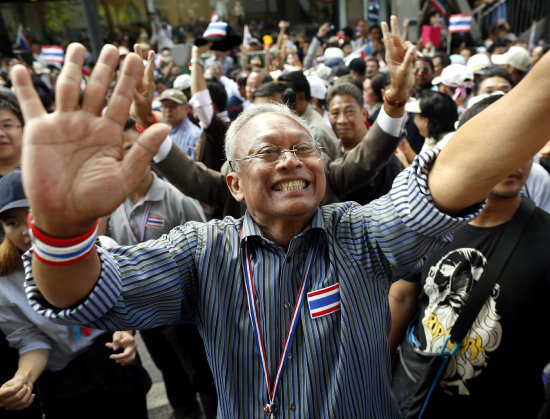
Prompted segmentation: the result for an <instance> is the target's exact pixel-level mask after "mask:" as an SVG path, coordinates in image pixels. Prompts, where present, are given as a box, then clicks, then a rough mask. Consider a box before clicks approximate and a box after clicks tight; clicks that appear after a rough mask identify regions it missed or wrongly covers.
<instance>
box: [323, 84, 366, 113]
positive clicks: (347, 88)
mask: <svg viewBox="0 0 550 419" xmlns="http://www.w3.org/2000/svg"><path fill="white" fill-rule="evenodd" d="M344 95H347V96H351V97H353V98H354V99H355V101H356V102H357V104H358V105H359V107H360V108H363V95H362V94H361V90H359V88H358V87H357V86H355V85H354V84H353V83H348V82H346V83H338V84H336V85H334V87H333V88H332V89H330V92H328V96H327V104H328V107H329V108H330V101H331V100H332V99H333V98H334V96H344Z"/></svg>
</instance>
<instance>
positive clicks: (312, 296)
mask: <svg viewBox="0 0 550 419" xmlns="http://www.w3.org/2000/svg"><path fill="white" fill-rule="evenodd" d="M307 302H308V304H309V312H310V314H311V318H312V319H315V318H317V317H322V316H326V315H327V314H330V313H334V312H335V311H338V310H340V284H334V285H331V286H330V287H326V288H322V289H320V290H316V291H311V292H308V293H307Z"/></svg>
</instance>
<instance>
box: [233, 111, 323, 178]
mask: <svg viewBox="0 0 550 419" xmlns="http://www.w3.org/2000/svg"><path fill="white" fill-rule="evenodd" d="M264 113H277V114H279V115H283V116H287V117H289V118H291V119H293V120H294V121H296V122H297V123H298V124H300V125H301V126H302V127H304V128H305V129H306V131H307V132H308V134H309V135H310V136H311V138H312V139H313V140H314V141H315V138H314V137H313V134H312V133H311V127H310V125H309V124H308V123H307V122H306V121H305V120H304V119H303V118H300V117H299V116H297V115H296V114H295V113H293V112H292V111H291V110H290V109H289V108H288V106H286V105H282V104H279V103H266V104H262V105H252V106H250V107H249V108H248V109H247V110H246V111H244V112H242V113H241V114H240V115H239V116H238V117H237V119H235V120H234V121H233V122H232V123H231V125H230V126H229V129H228V130H227V133H226V134H225V157H226V159H227V161H228V162H230V168H231V170H233V171H234V172H238V171H239V166H238V164H231V161H234V160H235V153H236V149H237V135H238V132H239V131H240V130H241V128H242V127H243V126H244V125H245V124H246V123H247V122H248V121H250V120H251V119H252V118H254V117H255V116H258V115H261V114H264ZM235 163H236V162H235Z"/></svg>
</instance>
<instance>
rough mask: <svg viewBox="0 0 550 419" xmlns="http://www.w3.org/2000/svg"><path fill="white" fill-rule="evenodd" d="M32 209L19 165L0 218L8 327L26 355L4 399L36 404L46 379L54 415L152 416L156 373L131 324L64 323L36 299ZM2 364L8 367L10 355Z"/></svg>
mask: <svg viewBox="0 0 550 419" xmlns="http://www.w3.org/2000/svg"><path fill="white" fill-rule="evenodd" d="M28 212H29V203H28V201H27V199H26V198H25V194H24V191H23V186H22V182H21V171H20V170H18V169H17V170H14V171H12V172H10V173H8V174H7V175H6V176H4V177H2V178H1V179H0V220H1V222H2V225H3V228H4V230H5V232H6V236H5V237H4V239H3V241H2V243H1V245H0V284H1V286H0V329H1V330H2V333H3V334H4V335H5V336H6V339H7V341H8V342H9V344H10V346H12V347H13V348H15V349H16V350H17V351H18V355H19V357H18V367H17V370H16V371H15V372H14V374H13V377H11V378H10V379H9V380H8V381H6V382H4V383H3V384H2V385H1V387H0V407H1V408H4V409H6V410H23V409H26V408H28V407H29V406H31V404H32V403H33V401H34V398H35V394H36V387H38V388H39V390H40V409H41V410H42V412H43V413H44V415H45V417H47V418H50V417H51V418H61V419H63V418H74V415H75V412H78V413H77V415H78V416H79V417H82V418H90V419H92V418H98V417H113V415H114V416H115V417H128V415H129V416H131V417H133V418H134V417H135V418H147V408H146V400H145V395H146V393H147V392H148V391H149V388H150V387H151V379H150V378H149V375H148V374H147V372H146V371H145V369H143V367H142V366H141V363H140V361H139V359H138V358H136V356H137V352H136V341H135V340H134V337H133V336H132V333H131V332H128V331H118V332H114V333H112V334H111V333H108V332H104V331H103V330H96V329H88V328H84V327H80V326H74V327H72V326H65V325H60V324H58V323H54V322H52V321H51V320H50V319H47V318H44V317H42V316H40V315H39V314H38V313H36V312H34V311H33V309H32V308H31V306H29V304H28V302H27V299H26V297H25V290H24V288H23V282H24V273H23V262H22V260H21V255H22V254H23V253H24V252H26V251H28V250H29V249H30V247H31V239H30V236H29V232H28V228H27V215H28ZM119 349H122V351H121V352H119V351H118V350H119ZM2 367H3V368H8V365H7V364H5V360H3V361H2ZM37 380H38V381H37ZM83 406H86V408H85V409H83V408H82V407H83ZM0 413H1V411H0ZM2 415H3V414H2Z"/></svg>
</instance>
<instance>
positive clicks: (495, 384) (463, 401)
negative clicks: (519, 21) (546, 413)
mask: <svg viewBox="0 0 550 419" xmlns="http://www.w3.org/2000/svg"><path fill="white" fill-rule="evenodd" d="M535 88H536V87H535ZM511 94H512V93H509V94H508V95H511ZM505 97H506V96H502V95H493V96H490V97H488V98H485V99H484V100H482V101H481V102H479V103H477V104H475V105H474V106H472V107H471V108H470V109H468V110H467V111H466V113H465V114H464V115H463V117H462V119H461V120H460V126H462V125H464V124H466V123H468V121H469V120H471V119H472V118H473V117H475V115H477V114H478V113H479V112H481V111H483V110H484V109H486V108H487V107H489V106H491V105H492V104H493V103H495V102H496V101H499V102H500V101H502V100H503V99H504V98H505ZM501 98H502V99H501ZM460 131H461V130H460V127H459V129H458V132H460ZM457 135H458V134H457ZM449 145H450V143H449ZM531 163H532V159H531V158H528V159H527V160H526V161H525V162H524V163H523V164H521V165H518V166H517V167H516V168H515V169H511V171H510V173H509V174H508V175H506V177H503V178H502V179H501V181H500V182H498V183H496V184H495V185H494V186H493V187H492V189H491V191H490V192H489V195H488V199H487V204H486V206H485V208H484V209H483V211H482V212H481V214H480V215H479V216H478V217H477V218H475V219H474V220H472V221H470V223H469V224H468V225H466V226H464V227H462V228H460V229H458V230H457V231H456V232H455V234H454V239H453V241H452V243H450V244H448V245H446V246H445V247H443V248H441V249H437V250H435V251H434V252H432V254H431V256H430V258H429V260H428V262H427V264H426V266H425V267H424V268H423V269H422V273H421V274H419V275H418V276H416V277H415V278H410V280H411V281H413V280H414V281H416V284H418V286H419V287H420V288H421V290H422V293H421V295H420V298H419V299H418V308H417V310H416V312H415V313H414V312H413V315H412V316H411V317H410V318H413V317H414V320H412V323H411V328H410V329H409V330H411V332H410V334H409V333H407V335H408V336H413V338H410V339H411V341H413V340H414V341H415V342H416V343H415V344H414V346H415V347H416V351H418V352H420V353H437V352H439V351H440V350H441V348H442V347H443V346H444V344H443V341H444V340H445V337H446V336H447V335H448V334H449V331H450V328H451V327H452V326H453V324H454V323H455V321H456V319H457V317H458V313H460V310H461V308H462V307H463V306H464V304H465V303H466V301H468V300H469V298H473V297H469V296H472V295H473V294H475V292H476V288H477V286H478V285H479V282H480V277H481V275H483V273H484V272H485V271H487V270H488V269H489V267H490V266H491V264H494V263H498V258H499V257H500V258H502V257H504V256H503V255H499V254H498V253H499V252H498V249H499V247H500V246H503V243H504V242H503V241H502V240H501V238H502V235H503V234H504V233H503V232H504V231H505V229H507V228H513V226H514V225H517V224H518V223H519V225H521V219H520V214H523V216H524V217H527V218H528V220H529V221H528V222H527V223H526V225H525V226H523V227H521V231H520V232H519V234H520V237H519V239H518V242H517V243H516V244H515V245H514V247H513V249H512V251H511V255H510V257H509V259H508V261H507V263H506V264H505V268H504V269H503V271H502V273H501V274H500V276H499V277H498V278H497V279H498V282H496V284H494V285H493V287H492V291H491V292H490V293H489V296H488V297H487V299H486V301H485V302H484V304H483V307H482V309H481V311H480V312H479V314H477V316H476V317H475V321H474V323H473V325H472V327H471V329H470V330H469V331H468V333H467V335H466V337H465V338H464V341H463V342H453V341H452V340H451V342H450V345H451V346H453V347H454V345H455V344H459V343H460V344H461V345H462V346H461V348H460V350H459V351H457V352H456V354H455V355H453V356H452V359H451V361H450V362H449V364H448V366H447V368H446V369H445V371H444V372H443V375H442V377H441V380H440V381H439V383H438V385H437V386H436V387H435V390H434V391H433V393H432V396H431V398H430V401H429V403H428V405H427V408H426V410H425V411H424V414H423V417H426V418H438V417H441V412H442V411H445V412H446V413H445V417H448V418H464V417H466V416H471V415H472V414H473V412H475V416H476V417H477V416H479V417H484V416H494V417H504V416H509V417H531V418H535V417H537V414H538V412H539V410H540V408H541V406H542V403H543V401H544V388H543V382H542V379H541V373H542V369H543V367H544V366H545V365H546V364H547V363H548V362H549V361H550V354H549V352H548V343H550V342H549V340H550V339H549V338H548V336H546V335H547V334H545V333H543V334H542V335H541V334H540V333H539V326H540V325H539V324H538V322H533V321H532V319H542V318H545V312H546V305H545V303H544V302H545V301H547V300H548V298H550V276H549V272H550V270H549V261H548V257H547V255H548V253H546V251H545V250H544V247H545V246H547V244H546V243H547V240H546V239H545V236H546V232H547V231H548V228H549V227H550V215H549V214H548V213H546V212H545V211H543V210H541V209H539V208H534V210H533V214H532V216H530V215H529V211H528V210H527V208H528V207H529V205H527V203H526V202H524V201H526V200H528V199H527V198H522V195H521V190H522V187H523V186H524V184H525V181H526V179H527V177H528V175H529V170H530V167H531ZM486 167H487V168H488V166H486ZM531 205H533V206H534V204H531ZM541 247H542V249H541ZM497 275H498V274H497ZM481 278H482V279H481V280H482V281H485V280H487V279H489V278H488V277H481ZM493 279H495V278H493ZM532 336H537V341H538V343H540V345H539V344H537V345H533V346H532V347H531V348H530V350H529V356H526V357H522V358H521V362H510V359H511V358H510V357H511V356H514V355H513V354H517V345H518V342H524V341H526V340H528V339H530V338H531V337H532ZM406 339H409V337H406ZM399 356H400V357H403V359H404V362H405V364H406V363H407V362H408V361H409V358H408V356H407V354H406V353H405V352H401V351H400V354H399ZM396 359H397V357H396ZM510 377H513V380H512V381H511V380H510ZM397 397H398V398H399V397H400V396H399V395H397ZM538 417H540V416H538Z"/></svg>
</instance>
